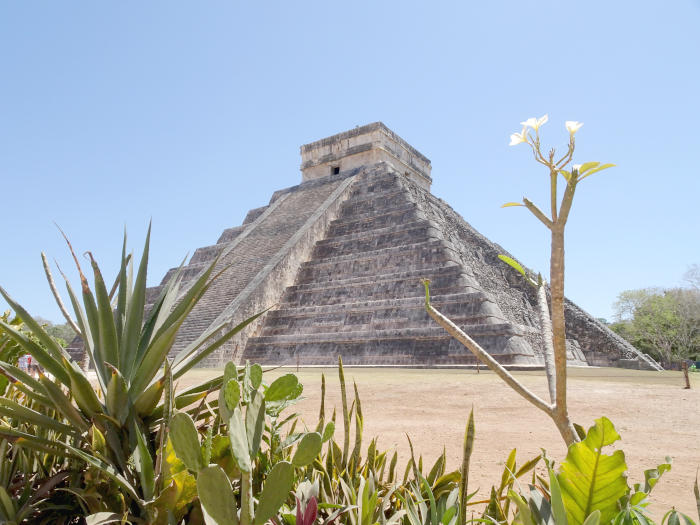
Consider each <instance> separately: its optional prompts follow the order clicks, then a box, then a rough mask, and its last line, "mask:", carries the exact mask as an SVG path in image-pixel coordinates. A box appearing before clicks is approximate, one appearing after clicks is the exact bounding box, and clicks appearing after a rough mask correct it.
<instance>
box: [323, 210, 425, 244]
mask: <svg viewBox="0 0 700 525" xmlns="http://www.w3.org/2000/svg"><path fill="white" fill-rule="evenodd" d="M418 216H419V215H418V213H417V208H416V204H415V203H413V202H405V203H402V204H399V205H398V206H395V207H393V208H390V209H386V210H381V211H380V212H378V211H377V210H373V211H370V212H368V213H367V214H365V216H357V215H355V216H353V217H351V218H346V217H340V218H338V219H336V220H335V221H333V223H331V226H330V228H329V230H328V237H329V238H330V237H335V236H339V235H347V234H350V233H356V232H362V231H366V230H374V229H378V228H384V227H386V226H390V225H393V224H401V223H404V222H411V221H414V220H416V218H418Z"/></svg>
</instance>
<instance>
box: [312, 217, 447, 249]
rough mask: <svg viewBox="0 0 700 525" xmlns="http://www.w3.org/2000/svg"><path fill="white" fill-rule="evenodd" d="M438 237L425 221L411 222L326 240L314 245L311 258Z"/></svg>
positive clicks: (438, 234)
mask: <svg viewBox="0 0 700 525" xmlns="http://www.w3.org/2000/svg"><path fill="white" fill-rule="evenodd" d="M440 237H441V235H440V232H439V231H438V230H437V229H435V228H433V227H432V226H431V225H430V223H428V222H427V221H413V222H410V223H407V224H395V225H392V226H387V227H385V228H380V229H377V230H369V231H364V232H357V233H351V234H348V235H343V236H340V237H333V238H327V239H326V240H324V241H321V242H318V243H316V247H315V248H314V252H313V257H315V258H326V257H334V256H336V255H346V254H360V253H363V252H369V251H374V250H379V249H381V248H387V247H392V246H400V245H402V244H414V243H416V242H422V241H427V240H429V239H439V238H440Z"/></svg>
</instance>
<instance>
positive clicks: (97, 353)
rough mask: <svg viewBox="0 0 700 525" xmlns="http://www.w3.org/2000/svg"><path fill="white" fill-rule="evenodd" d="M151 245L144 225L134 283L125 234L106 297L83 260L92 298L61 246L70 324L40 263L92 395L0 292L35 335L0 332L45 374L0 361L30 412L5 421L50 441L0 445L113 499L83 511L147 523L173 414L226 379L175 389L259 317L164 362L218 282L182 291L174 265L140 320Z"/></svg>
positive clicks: (74, 367) (65, 357)
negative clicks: (72, 278)
mask: <svg viewBox="0 0 700 525" xmlns="http://www.w3.org/2000/svg"><path fill="white" fill-rule="evenodd" d="M149 242H150V227H149V229H148V234H147V235H146V242H145V246H144V250H143V255H142V258H141V261H140V263H139V266H138V270H137V271H136V276H135V278H134V268H133V267H134V264H133V257H132V256H131V255H127V251H126V235H125V236H124V242H123V246H122V255H121V265H120V269H119V274H118V275H117V277H116V280H115V283H114V286H112V287H111V291H110V289H109V288H108V287H107V285H106V283H105V280H104V279H103V276H102V273H101V271H100V269H99V266H98V264H97V262H96V261H95V260H94V258H93V257H92V254H90V253H89V252H88V255H89V257H90V264H91V267H92V273H93V277H94V280H93V287H94V291H93V289H92V288H91V287H90V284H89V283H88V279H87V278H86V277H85V275H84V273H83V271H82V269H81V267H80V264H79V262H78V259H77V257H76V256H75V253H74V252H73V249H72V247H71V246H70V243H68V245H69V248H70V250H71V253H72V255H73V259H74V261H75V263H76V266H77V269H78V272H79V274H80V281H81V292H82V294H81V296H82V301H81V300H79V296H78V294H76V293H75V291H74V289H73V287H72V286H71V284H70V282H69V281H68V280H67V279H66V278H65V276H64V279H65V281H66V287H67V291H68V296H69V298H70V303H71V305H72V307H73V310H74V312H75V320H73V318H72V317H71V316H70V315H69V314H68V312H67V310H66V309H65V308H64V306H63V302H62V300H61V298H60V296H59V294H58V293H57V291H56V289H55V286H53V278H52V276H51V273H50V270H49V268H48V265H47V264H46V259H45V257H44V263H45V264H44V266H45V269H46V272H47V278H48V279H49V283H50V284H51V286H52V290H53V291H54V295H55V297H56V300H57V302H58V303H59V306H60V307H61V310H62V312H63V313H64V315H65V316H66V319H67V320H68V322H69V323H70V324H71V325H72V326H73V327H74V329H75V330H76V332H77V333H78V335H79V336H80V338H81V339H82V342H83V345H84V349H85V353H86V356H87V358H88V361H89V364H90V365H91V366H92V367H93V368H94V370H95V374H96V388H95V387H94V386H93V384H92V382H91V380H90V378H89V376H88V374H87V373H86V372H85V371H84V369H83V366H81V363H78V362H76V361H75V360H73V359H72V358H71V356H70V355H69V354H68V352H67V351H66V350H65V349H63V348H62V347H61V346H60V345H59V344H57V343H56V341H54V340H53V339H52V338H51V337H50V336H49V334H47V333H46V331H45V330H44V329H43V328H42V326H41V325H40V324H39V323H38V322H37V321H36V320H35V319H34V318H33V317H32V316H31V315H29V313H28V312H27V311H26V310H25V309H24V308H23V307H22V306H21V305H20V304H19V303H17V301H15V300H14V299H13V298H12V297H11V296H10V295H9V294H8V293H7V292H6V291H5V290H4V289H3V288H1V287H0V294H1V295H2V296H3V297H4V298H5V300H6V301H7V303H8V304H9V305H10V306H11V307H12V308H13V309H14V311H15V312H16V313H17V315H18V316H19V317H20V318H21V319H22V320H23V321H24V323H25V326H26V330H27V331H29V332H30V333H31V334H32V337H29V336H27V335H26V334H25V333H23V332H22V331H19V330H17V328H16V327H15V326H13V325H12V324H10V323H8V322H5V321H4V320H0V328H2V329H4V330H5V332H6V333H7V335H8V336H9V337H10V338H12V339H13V340H14V341H15V342H16V343H17V344H19V345H20V346H21V347H22V348H23V351H24V352H26V353H28V354H31V355H32V356H33V358H34V360H35V361H36V362H37V363H38V364H39V365H41V367H43V369H44V371H45V372H46V375H44V374H42V375H40V376H39V378H38V379H35V378H34V377H32V376H30V375H29V374H26V373H25V372H23V371H22V370H20V369H19V368H18V367H16V366H14V365H12V364H10V363H8V362H0V370H2V371H3V372H4V374H5V375H6V376H7V377H9V378H10V381H11V389H10V390H18V391H21V392H22V393H23V394H24V395H25V396H26V397H27V399H28V400H30V401H31V403H32V404H33V407H32V408H30V407H28V406H19V405H16V404H15V405H11V404H8V403H4V407H5V415H8V417H12V418H13V419H14V420H17V421H24V422H27V423H31V424H34V425H36V424H39V423H41V424H44V425H46V426H48V427H50V428H51V429H52V430H53V431H54V435H53V436H52V439H47V438H44V437H41V436H40V435H37V434H33V433H31V432H27V431H24V430H22V429H18V428H12V427H10V426H9V425H0V437H2V438H4V439H6V440H7V441H8V442H10V443H11V444H13V446H16V447H17V446H22V447H25V448H29V449H34V450H38V451H41V452H44V453H48V454H50V455H52V456H54V457H57V458H69V459H70V460H72V463H71V464H72V465H73V468H74V469H76V470H79V471H80V470H82V469H85V471H84V474H85V476H84V477H85V480H84V481H85V482H86V483H87V481H88V480H89V481H90V484H91V485H92V486H93V487H95V486H99V483H101V482H104V484H105V487H107V488H109V489H111V493H110V494H107V495H100V497H97V498H95V499H92V500H88V499H86V498H82V499H81V501H82V502H83V503H85V502H86V501H90V502H92V503H91V504H90V505H88V507H89V508H88V509H87V510H89V511H91V512H97V511H113V512H116V513H118V514H121V515H127V514H128V515H131V516H133V517H134V518H135V519H136V518H140V519H143V520H147V521H153V520H154V519H155V517H156V515H157V514H158V512H159V509H158V505H159V496H160V495H161V494H162V493H163V491H164V490H166V489H167V488H168V487H166V486H164V483H165V481H166V478H165V476H163V463H162V461H159V460H158V457H159V456H162V451H163V450H164V447H165V439H164V437H165V436H166V434H167V428H168V425H169V421H170V417H171V415H172V412H173V409H174V407H177V408H179V409H181V410H183V409H186V408H187V407H188V406H190V407H191V405H192V404H193V403H195V402H197V401H199V400H203V399H204V398H205V397H206V396H207V394H208V393H209V392H211V391H213V390H215V389H217V388H219V387H220V385H221V383H222V380H223V376H219V377H216V378H214V379H212V380H210V381H207V382H205V383H203V384H200V385H197V386H195V387H192V388H189V389H187V390H185V391H183V392H179V393H174V392H173V387H172V385H173V381H174V380H176V379H178V378H179V377H181V376H182V375H183V374H185V373H186V372H187V371H188V370H190V369H191V368H192V367H194V366H195V365H197V364H198V363H199V362H201V360H202V359H204V358H205V357H206V356H208V355H209V354H211V353H212V352H213V351H215V350H216V349H217V348H220V347H221V346H222V345H223V344H224V343H225V342H226V341H227V340H228V339H229V338H231V337H232V336H233V335H234V334H236V333H237V332H239V331H240V330H241V329H243V328H244V327H245V326H246V325H247V324H249V323H250V322H252V321H253V320H254V319H255V318H257V317H258V316H259V315H261V314H257V315H255V316H253V317H251V318H249V319H247V320H246V321H244V322H242V323H241V324H239V325H237V326H235V327H233V328H227V327H226V326H225V325H224V324H221V325H219V326H213V327H211V328H210V329H209V330H208V331H207V332H206V333H205V334H203V335H202V336H201V337H199V338H198V339H197V340H196V341H194V342H193V343H191V344H190V345H188V346H187V347H186V348H184V349H183V350H181V351H180V352H179V353H178V354H177V355H176V356H175V357H174V359H173V360H172V361H170V360H169V359H168V355H169V353H170V351H171V349H172V347H173V344H174V342H175V338H176V336H177V332H178V329H179V328H180V326H181V325H182V323H183V321H184V320H185V318H186V317H187V316H188V314H189V313H190V312H191V311H192V309H193V308H194V306H195V305H196V304H197V302H198V301H199V300H200V299H201V297H202V296H203V295H204V293H205V292H206V291H207V290H208V288H209V287H210V286H211V283H212V281H213V279H215V278H216V275H214V268H215V266H216V263H217V261H216V260H215V261H214V262H213V263H212V264H211V265H210V266H209V267H208V268H207V269H205V270H204V271H202V273H201V275H200V276H199V277H198V278H197V279H196V280H195V281H194V283H193V284H192V285H191V286H189V288H187V289H186V290H181V286H180V285H181V276H180V270H181V269H182V266H181V267H180V270H178V271H177V272H176V273H175V275H174V276H173V277H172V278H171V279H170V280H169V281H168V283H167V284H166V285H165V286H164V287H163V290H162V291H161V293H160V295H159V296H158V297H157V299H156V301H155V303H154V305H153V307H152V308H151V309H150V311H149V312H148V313H147V314H146V312H145V306H146V271H147V267H148V251H149ZM42 257H43V254H42ZM34 338H35V339H36V341H35V340H33V339H34ZM196 409H197V407H193V408H192V407H191V408H190V411H192V412H193V413H194V412H195V411H196ZM103 496H104V497H103Z"/></svg>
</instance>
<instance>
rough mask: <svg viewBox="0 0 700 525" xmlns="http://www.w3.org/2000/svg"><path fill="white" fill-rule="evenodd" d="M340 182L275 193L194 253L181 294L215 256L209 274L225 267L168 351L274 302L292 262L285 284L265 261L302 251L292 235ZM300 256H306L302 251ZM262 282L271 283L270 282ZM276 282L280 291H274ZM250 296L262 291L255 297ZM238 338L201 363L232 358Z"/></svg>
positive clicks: (214, 363)
mask: <svg viewBox="0 0 700 525" xmlns="http://www.w3.org/2000/svg"><path fill="white" fill-rule="evenodd" d="M344 182H345V184H346V185H348V184H349V182H350V181H347V180H346V179H344V178H341V177H336V178H334V179H330V178H328V179H324V180H317V181H312V182H308V183H304V184H300V185H299V186H296V187H292V188H289V189H287V190H284V191H282V192H278V193H277V194H275V195H274V196H273V198H272V200H271V202H270V204H269V205H268V206H264V207H262V208H257V209H255V210H251V211H250V212H249V213H248V215H247V217H246V220H245V221H244V223H243V224H242V225H241V226H238V227H235V228H229V229H227V230H225V231H224V232H223V234H222V235H221V237H220V238H219V240H218V242H217V243H216V244H215V245H212V246H207V247H204V248H200V249H198V250H197V251H195V253H194V254H193V256H192V258H191V260H190V262H189V263H188V264H187V265H186V266H185V267H184V268H183V271H182V290H183V292H184V291H185V290H186V289H187V288H188V284H191V283H192V282H193V280H194V279H195V278H196V277H198V276H199V275H200V273H201V272H202V270H204V269H205V268H207V267H209V265H210V264H211V263H212V261H213V260H214V259H215V258H216V257H217V256H219V260H218V262H217V264H216V268H215V271H214V273H217V272H218V271H219V270H220V269H223V268H225V267H228V270H226V271H224V272H223V273H222V274H221V275H220V276H219V277H218V278H217V279H216V280H215V281H214V282H213V284H212V286H211V287H210V289H209V290H208V291H207V292H206V293H205V294H204V296H203V297H202V299H201V300H200V302H199V303H198V304H197V305H196V306H195V308H194V309H193V311H192V313H191V314H190V315H189V316H188V317H187V319H186V320H185V322H184V323H183V325H182V327H181V328H180V331H179V332H178V336H177V339H176V342H175V345H174V347H173V351H172V354H173V355H175V354H176V353H177V352H179V351H180V350H181V349H183V348H185V347H186V346H187V345H188V344H191V343H192V342H193V341H195V340H196V339H197V338H198V337H200V336H201V335H202V334H203V333H205V332H206V331H207V330H208V329H209V328H210V327H212V326H216V325H218V324H219V323H221V322H223V321H226V322H227V323H228V324H227V326H235V324H237V323H239V322H241V321H242V320H243V319H245V318H247V317H250V316H251V315H253V314H255V313H257V312H259V311H261V310H263V309H264V308H266V307H267V306H269V305H270V304H273V303H274V302H275V301H276V300H277V298H278V297H279V295H280V294H281V293H282V291H283V290H284V287H285V286H286V285H288V284H291V283H292V282H293V278H294V274H295V273H296V266H294V265H293V264H287V266H290V267H293V270H292V272H291V275H290V276H289V278H288V282H285V279H284V276H283V275H282V278H279V279H278V278H276V276H277V274H274V273H273V272H274V271H275V270H276V267H275V265H274V264H271V261H279V262H280V264H281V265H282V266H284V263H285V257H291V259H292V260H295V257H296V256H295V255H294V254H292V255H290V252H292V250H293V249H296V250H299V249H303V244H304V242H303V239H302V240H297V239H296V238H295V235H297V236H298V234H299V232H300V231H303V230H304V228H307V229H309V228H311V227H313V226H314V219H313V218H314V217H315V214H316V215H317V214H318V210H319V208H320V207H322V204H323V203H324V202H325V201H326V200H327V199H330V200H333V198H332V195H334V191H335V190H337V189H338V188H339V187H340V186H341V185H342V184H343V183H344ZM321 228H322V231H325V230H326V227H325V226H324V225H321ZM320 235H322V233H321V234H320ZM293 238H294V239H293ZM315 241H316V238H314V239H313V241H311V243H310V246H309V251H310V250H311V249H312V248H313V244H314V242H315ZM290 245H291V246H290ZM300 247H301V248H300ZM302 252H303V250H302ZM304 255H306V256H307V257H308V254H304ZM278 266H279V265H278ZM176 270H177V269H176V268H173V269H171V270H170V271H169V272H168V273H167V274H166V276H165V277H164V278H163V281H162V282H161V284H160V285H159V286H158V287H154V288H151V289H149V290H148V296H147V299H148V302H149V303H150V304H148V305H147V307H146V308H147V309H150V308H151V306H152V303H153V301H154V300H155V298H156V297H157V295H158V293H159V292H160V290H161V289H162V288H163V286H164V285H165V283H166V282H167V281H168V279H169V278H170V277H171V276H172V275H173V273H174V272H176ZM271 276H272V278H271ZM266 280H267V281H271V280H272V281H276V282H274V283H272V284H271V285H270V283H266ZM276 284H277V285H279V286H280V289H279V290H278V291H276V292H275V290H274V287H275V285H276ZM256 294H258V295H261V294H262V295H261V297H259V298H257V299H256V298H255V297H254V296H255V295H256ZM241 340H245V337H244V336H242V337H241V338H239V339H238V340H235V339H234V340H232V341H231V343H230V344H229V345H228V346H225V347H222V349H221V350H220V351H218V352H217V353H215V354H213V355H212V356H210V357H209V358H207V359H206V360H205V361H204V362H203V363H202V364H203V365H204V366H220V365H222V364H223V363H224V362H225V361H226V360H228V359H231V358H234V359H236V357H238V356H236V353H237V346H241V347H242V345H241V343H240V341H241ZM224 356H226V357H224Z"/></svg>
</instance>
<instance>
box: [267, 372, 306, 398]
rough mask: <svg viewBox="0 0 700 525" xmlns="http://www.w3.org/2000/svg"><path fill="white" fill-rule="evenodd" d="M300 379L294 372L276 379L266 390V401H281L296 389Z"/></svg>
mask: <svg viewBox="0 0 700 525" xmlns="http://www.w3.org/2000/svg"><path fill="white" fill-rule="evenodd" d="M298 383H299V380H298V379H297V376H295V375H294V374H285V375H283V376H281V377H278V378H277V379H275V380H274V381H273V382H272V384H271V385H270V386H269V388H268V389H267V391H266V392H265V401H268V402H272V401H281V400H283V399H285V398H288V397H289V396H290V395H292V393H293V392H294V391H295V389H296V387H297V384H298Z"/></svg>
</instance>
